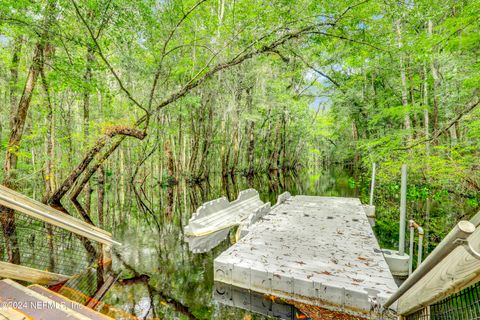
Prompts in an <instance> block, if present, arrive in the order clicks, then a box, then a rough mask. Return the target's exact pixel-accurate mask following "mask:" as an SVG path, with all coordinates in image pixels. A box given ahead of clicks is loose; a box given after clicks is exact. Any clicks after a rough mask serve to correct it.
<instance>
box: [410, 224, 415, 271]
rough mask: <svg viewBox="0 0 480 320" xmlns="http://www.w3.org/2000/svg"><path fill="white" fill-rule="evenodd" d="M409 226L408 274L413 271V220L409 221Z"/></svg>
mask: <svg viewBox="0 0 480 320" xmlns="http://www.w3.org/2000/svg"><path fill="white" fill-rule="evenodd" d="M409 226H410V251H409V254H410V259H409V260H408V275H409V276H410V275H411V274H412V272H413V242H414V241H413V240H414V238H415V227H414V226H413V220H410V221H409Z"/></svg>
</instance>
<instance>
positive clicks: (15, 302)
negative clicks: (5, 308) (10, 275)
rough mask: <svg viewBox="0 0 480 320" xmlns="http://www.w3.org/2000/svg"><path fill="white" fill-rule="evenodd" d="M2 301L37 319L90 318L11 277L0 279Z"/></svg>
mask: <svg viewBox="0 0 480 320" xmlns="http://www.w3.org/2000/svg"><path fill="white" fill-rule="evenodd" d="M0 303H4V304H5V303H7V304H8V303H11V304H12V307H13V308H14V309H15V310H16V311H19V312H21V313H23V314H24V315H26V316H27V317H28V318H30V319H35V320H70V319H78V320H90V318H88V317H86V316H84V315H82V314H80V313H78V312H75V311H74V310H72V309H69V308H67V307H66V306H65V305H63V304H61V303H57V302H55V301H53V300H51V299H49V298H47V297H45V296H43V295H41V294H39V293H37V292H35V291H33V290H30V289H28V288H26V287H24V286H22V285H21V284H19V283H17V282H15V281H12V280H9V279H5V280H2V281H0ZM28 318H27V319H28Z"/></svg>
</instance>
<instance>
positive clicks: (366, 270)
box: [214, 196, 397, 315]
mask: <svg viewBox="0 0 480 320" xmlns="http://www.w3.org/2000/svg"><path fill="white" fill-rule="evenodd" d="M214 271H215V281H219V282H223V283H228V284H231V285H234V286H238V287H241V288H245V289H250V290H253V291H257V292H261V293H265V294H272V295H275V296H279V297H283V298H287V299H294V300H297V301H301V302H306V303H312V304H316V305H319V306H322V307H326V308H330V309H333V310H337V311H343V312H345V313H350V314H356V315H373V314H374V313H376V312H378V310H380V308H381V305H382V304H383V303H384V302H385V301H386V300H387V299H388V297H389V296H390V295H391V294H392V293H393V292H395V291H396V289H397V286H396V284H395V281H394V280H393V277H392V275H391V274H390V271H389V269H388V265H387V263H386V262H385V259H384V257H383V254H382V252H381V250H380V247H379V245H378V243H377V240H376V238H375V236H374V234H373V231H372V229H371V227H370V224H369V222H368V218H367V216H366V215H365V211H364V209H363V207H362V204H361V203H360V200H358V199H354V198H336V197H312V196H295V197H291V198H289V199H288V200H287V201H285V202H284V203H282V204H280V205H279V206H276V207H275V208H274V209H272V211H271V212H270V213H269V214H268V215H266V216H264V217H263V218H262V219H261V220H260V221H259V222H258V223H257V224H255V225H254V226H252V227H251V228H250V232H249V233H248V234H247V235H246V236H245V237H244V238H243V239H241V240H240V241H239V242H238V243H236V244H235V245H233V246H232V247H230V248H229V249H228V250H226V251H225V252H223V253H222V254H221V255H220V256H219V257H217V258H216V259H215V263H214Z"/></svg>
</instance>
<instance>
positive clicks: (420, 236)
mask: <svg viewBox="0 0 480 320" xmlns="http://www.w3.org/2000/svg"><path fill="white" fill-rule="evenodd" d="M422 256H423V234H422V233H419V234H418V259H417V269H418V267H419V266H420V264H421V263H422Z"/></svg>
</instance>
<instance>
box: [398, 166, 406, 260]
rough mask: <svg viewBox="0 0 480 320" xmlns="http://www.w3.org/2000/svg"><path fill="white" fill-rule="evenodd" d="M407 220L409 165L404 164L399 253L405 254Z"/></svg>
mask: <svg viewBox="0 0 480 320" xmlns="http://www.w3.org/2000/svg"><path fill="white" fill-rule="evenodd" d="M406 222H407V165H406V164H402V185H401V189H400V239H399V244H398V254H399V255H401V256H403V255H404V254H405V228H406Z"/></svg>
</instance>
